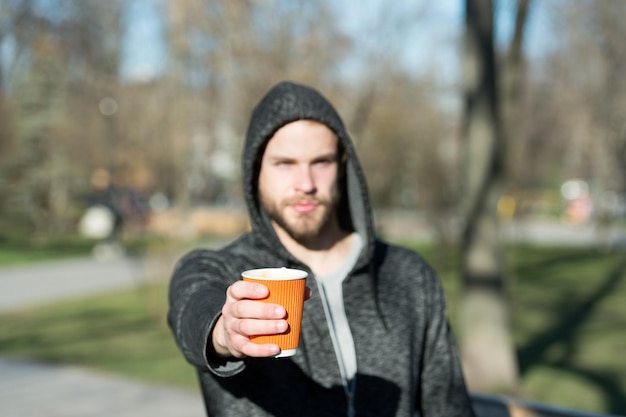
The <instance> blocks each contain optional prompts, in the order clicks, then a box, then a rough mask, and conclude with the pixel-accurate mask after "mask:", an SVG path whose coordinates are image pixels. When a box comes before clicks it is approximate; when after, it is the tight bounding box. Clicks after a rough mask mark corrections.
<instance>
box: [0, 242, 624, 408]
mask: <svg viewBox="0 0 626 417" xmlns="http://www.w3.org/2000/svg"><path fill="white" fill-rule="evenodd" d="M420 251H421V252H422V253H423V254H424V256H425V257H426V258H427V259H428V260H429V261H430V262H431V263H432V264H433V266H434V267H435V268H436V269H437V270H438V271H439V272H440V275H441V277H442V280H443V282H444V288H445V290H446V293H447V296H448V304H449V307H450V316H451V319H452V322H453V327H454V326H455V323H456V319H455V316H456V314H457V304H458V300H459V297H460V288H461V286H460V284H459V282H458V279H457V278H456V271H457V266H458V256H457V254H455V253H447V254H438V253H437V252H436V251H435V250H434V248H432V247H425V246H424V247H420ZM507 256H508V259H509V268H510V270H511V279H510V281H509V283H508V289H509V291H510V293H511V294H512V296H513V297H512V304H511V309H512V313H513V326H514V340H515V344H516V348H517V352H518V358H519V366H520V372H521V376H522V384H523V393H524V394H523V395H524V398H526V399H528V400H531V401H538V402H544V403H547V404H551V405H556V406H562V407H567V408H574V409H579V410H587V411H595V412H604V413H613V414H626V360H624V354H625V352H626V258H625V256H624V252H600V251H594V250H590V249H576V248H567V249H564V248H548V247H544V248H539V247H516V248H512V249H509V250H508V252H507ZM166 291H167V289H166V283H164V282H162V283H159V284H157V285H152V286H148V287H138V288H136V289H134V290H132V291H125V292H121V293H116V294H108V295H102V296H98V297H93V298H89V299H84V300H77V301H71V302H63V303H59V304H55V305H50V306H46V307H41V308H36V309H32V310H27V311H21V312H16V313H12V314H4V315H0V356H11V357H19V358H32V359H37V360H43V361H47V362H53V363H70V364H76V365H83V366H87V367H91V368H95V369H100V370H105V371H112V372H117V373H121V374H124V375H127V376H130V377H132V378H136V379H139V380H143V381H148V382H153V383H159V384H169V385H173V386H179V387H185V388H190V389H196V379H195V375H194V372H193V369H192V367H191V366H189V365H188V364H186V362H185V361H184V359H182V355H181V354H180V352H179V351H178V348H177V347H176V346H175V344H174V341H173V338H172V335H171V333H170V331H169V329H168V328H167V325H166V323H165V314H166V310H167V302H166V297H167V294H166Z"/></svg>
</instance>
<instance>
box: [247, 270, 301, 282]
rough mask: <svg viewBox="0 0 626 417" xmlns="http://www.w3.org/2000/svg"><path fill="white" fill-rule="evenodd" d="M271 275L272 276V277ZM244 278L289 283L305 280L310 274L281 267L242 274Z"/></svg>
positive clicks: (248, 271)
mask: <svg viewBox="0 0 626 417" xmlns="http://www.w3.org/2000/svg"><path fill="white" fill-rule="evenodd" d="M270 274H271V275H270ZM241 276H242V277H243V278H250V279H258V280H263V281H287V280H291V279H303V278H306V277H308V276H309V273H308V272H306V271H303V270H302V269H295V268H287V267H279V268H255V269H248V270H247V271H243V272H242V273H241Z"/></svg>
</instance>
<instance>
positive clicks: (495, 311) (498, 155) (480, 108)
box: [460, 0, 518, 394]
mask: <svg viewBox="0 0 626 417" xmlns="http://www.w3.org/2000/svg"><path fill="white" fill-rule="evenodd" d="M464 46H465V48H464V53H465V55H464V62H463V65H464V68H463V69H464V89H465V91H464V95H465V115H464V121H463V137H464V142H465V146H466V152H465V155H466V160H465V164H466V165H465V167H464V177H463V186H464V189H463V201H462V216H463V219H464V224H463V231H462V271H461V272H462V278H463V283H464V294H463V299H462V302H461V309H460V311H461V332H462V333H461V356H462V361H463V367H464V371H465V376H466V379H467V383H468V386H469V388H470V389H471V390H476V391H491V392H498V393H509V394H514V393H515V392H516V391H517V385H518V369H517V361H516V358H515V353H514V349H513V344H512V340H511V334H510V333H511V332H510V323H509V311H508V305H507V304H508V303H507V300H506V296H505V285H504V276H503V275H504V272H503V271H504V257H503V252H502V242H501V241H500V232H499V226H498V217H497V204H498V199H499V196H500V192H501V188H502V181H503V175H504V166H503V165H504V164H503V156H504V146H503V145H504V143H503V137H502V129H501V125H500V123H501V122H500V115H499V107H498V95H497V88H496V86H497V82H496V65H495V58H494V47H493V3H492V1H491V0H466V34H465V45H464Z"/></svg>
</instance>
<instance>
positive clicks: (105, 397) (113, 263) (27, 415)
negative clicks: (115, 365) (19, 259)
mask: <svg viewBox="0 0 626 417" xmlns="http://www.w3.org/2000/svg"><path fill="white" fill-rule="evenodd" d="M169 263H170V262H169V260H166V262H165V268H168V269H169V268H170V267H172V266H173V264H169ZM146 267H147V265H146V263H145V262H144V261H143V260H141V259H137V258H128V257H118V258H114V259H113V258H111V259H107V260H100V261H98V260H96V259H94V258H76V259H69V260H63V261H55V262H45V263H37V264H34V265H29V266H16V267H10V268H2V269H0V313H2V312H8V311H12V310H19V309H22V308H28V307H32V306H35V305H41V304H45V303H50V302H55V301H59V300H61V299H66V298H72V297H83V296H86V295H91V294H95V293H101V292H106V291H114V290H118V289H122V288H125V287H131V286H134V285H137V284H139V283H140V282H141V281H142V280H144V279H146V278H145V276H146ZM0 416H2V417H57V416H58V417H100V416H102V417H105V416H107V417H109V416H116V417H144V416H146V417H148V416H149V417H172V416H174V417H202V416H205V411H204V406H203V404H202V400H201V397H200V395H199V394H198V393H194V392H189V391H183V390H177V389H171V388H168V387H162V386H151V385H146V384H142V383H138V382H135V381H131V380H128V379H125V378H123V377H120V376H116V375H112V374H107V373H102V372H96V371H91V370H86V369H82V368H78V367H75V366H62V365H50V364H43V363H33V362H26V361H18V360H13V359H7V358H0Z"/></svg>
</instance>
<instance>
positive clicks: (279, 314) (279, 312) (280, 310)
mask: <svg viewBox="0 0 626 417" xmlns="http://www.w3.org/2000/svg"><path fill="white" fill-rule="evenodd" d="M274 313H276V317H279V318H283V317H285V314H286V311H285V309H284V308H283V307H280V306H278V307H276V310H274Z"/></svg>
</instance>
